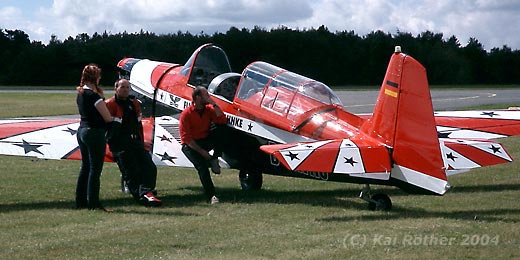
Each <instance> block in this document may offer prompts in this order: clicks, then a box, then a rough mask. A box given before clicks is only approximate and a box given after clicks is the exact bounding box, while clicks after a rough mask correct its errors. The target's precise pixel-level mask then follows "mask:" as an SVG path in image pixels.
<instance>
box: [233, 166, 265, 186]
mask: <svg viewBox="0 0 520 260" xmlns="http://www.w3.org/2000/svg"><path fill="white" fill-rule="evenodd" d="M238 178H239V179H240V186H241V187H242V190H244V191H257V190H260V189H262V181H263V178H262V173H255V172H252V171H249V170H240V173H239V174H238Z"/></svg>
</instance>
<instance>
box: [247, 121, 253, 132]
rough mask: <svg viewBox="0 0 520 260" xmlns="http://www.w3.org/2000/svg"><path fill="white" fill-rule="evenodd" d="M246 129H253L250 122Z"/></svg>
mask: <svg viewBox="0 0 520 260" xmlns="http://www.w3.org/2000/svg"><path fill="white" fill-rule="evenodd" d="M247 131H253V124H251V122H249V125H247Z"/></svg>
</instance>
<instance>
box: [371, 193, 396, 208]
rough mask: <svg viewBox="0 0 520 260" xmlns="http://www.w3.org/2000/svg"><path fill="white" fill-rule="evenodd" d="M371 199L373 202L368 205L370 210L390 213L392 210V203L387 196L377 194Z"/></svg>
mask: <svg viewBox="0 0 520 260" xmlns="http://www.w3.org/2000/svg"><path fill="white" fill-rule="evenodd" d="M370 199H371V201H370V202H369V203H368V209H370V210H384V211H388V210H391V209H392V201H391V200H390V197H388V195H386V194H382V193H379V194H375V195H373V196H372V197H371V198H370Z"/></svg>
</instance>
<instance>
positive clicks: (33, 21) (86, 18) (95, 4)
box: [0, 0, 520, 50]
mask: <svg viewBox="0 0 520 260" xmlns="http://www.w3.org/2000/svg"><path fill="white" fill-rule="evenodd" d="M321 25H325V26H326V27H327V28H328V29H329V31H331V32H336V31H354V32H355V33H356V34H358V35H359V36H364V35H367V34H368V33H370V32H372V31H377V30H381V31H383V32H386V33H391V34H397V32H409V33H412V34H413V35H414V36H415V35H418V34H420V33H422V32H425V31H431V32H434V33H442V34H443V36H444V39H448V38H449V37H451V36H452V35H454V36H455V37H457V39H458V40H459V42H460V44H461V45H462V46H465V45H466V44H467V43H468V41H469V39H470V37H473V38H475V39H477V40H478V41H479V42H480V43H481V44H482V45H483V47H484V49H486V50H490V49H491V48H494V47H498V48H501V47H503V46H504V45H507V46H508V47H510V48H512V49H513V50H520V30H519V29H518V28H520V1H519V0H394V1H383V0H234V1H233V0H153V1H152V0H0V29H9V30H13V29H19V30H22V31H24V32H25V33H27V34H28V35H29V38H30V39H31V41H41V42H42V43H44V44H48V42H49V40H50V38H51V35H56V36H57V37H58V39H59V40H65V39H66V38H68V37H69V36H72V37H75V36H76V35H78V34H81V33H88V34H89V35H92V34H93V33H94V32H98V33H103V32H105V31H106V32H108V33H111V34H116V33H119V32H124V31H126V32H128V33H132V32H139V31H140V30H141V29H142V30H144V31H149V32H154V33H156V34H168V33H177V32H178V31H181V32H190V33H192V34H199V33H201V32H204V33H206V34H209V35H212V34H213V33H215V32H222V33H225V32H226V31H227V30H228V29H229V28H230V27H232V26H234V27H237V28H239V29H242V28H248V29H252V28H254V26H259V27H261V28H264V29H266V30H269V29H272V28H277V27H280V26H285V27H288V28H292V29H300V30H304V29H311V28H318V27H320V26H321Z"/></svg>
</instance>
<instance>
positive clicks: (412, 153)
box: [361, 47, 448, 194]
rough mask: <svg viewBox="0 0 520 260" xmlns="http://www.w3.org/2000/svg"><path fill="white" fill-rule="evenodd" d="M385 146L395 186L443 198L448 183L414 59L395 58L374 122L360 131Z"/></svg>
mask: <svg viewBox="0 0 520 260" xmlns="http://www.w3.org/2000/svg"><path fill="white" fill-rule="evenodd" d="M361 131H363V132H364V133H366V134H367V135H369V136H371V137H373V138H376V139H378V140H380V141H381V142H383V143H385V144H386V145H387V146H388V147H389V148H390V150H391V156H392V160H393V163H394V167H393V169H392V173H391V177H392V178H393V179H394V181H396V185H397V186H399V187H401V188H403V189H406V190H410V191H414V192H417V191H419V192H428V193H432V192H433V193H435V194H444V193H445V192H446V190H447V187H448V183H447V181H446V180H447V179H446V173H445V169H444V163H443V160H442V155H441V151H440V146H439V139H438V136H437V130H436V125H435V119H434V116H433V106H432V102H431V96H430V90H429V87H428V79H427V77H426V70H425V68H424V67H423V66H422V65H421V64H420V63H419V62H418V61H416V60H415V59H414V58H412V57H411V56H407V55H405V54H402V53H401V52H400V49H398V47H396V52H395V53H394V54H393V55H392V57H391V59H390V63H389V65H388V69H387V71H386V75H385V78H384V81H383V84H382V86H381V91H380V92H379V97H378V99H377V103H376V106H375V108H374V112H373V115H372V117H371V118H370V119H369V120H368V121H366V122H365V123H364V124H363V126H362V127H361Z"/></svg>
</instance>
